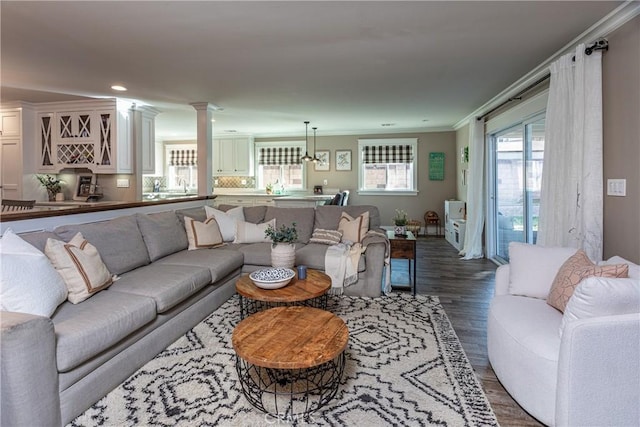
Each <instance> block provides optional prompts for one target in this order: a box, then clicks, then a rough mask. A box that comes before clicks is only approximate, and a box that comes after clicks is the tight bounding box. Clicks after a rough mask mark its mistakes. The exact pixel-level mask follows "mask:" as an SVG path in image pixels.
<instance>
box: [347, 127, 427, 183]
mask: <svg viewBox="0 0 640 427" xmlns="http://www.w3.org/2000/svg"><path fill="white" fill-rule="evenodd" d="M417 144H418V140H417V139H416V138H389V139H360V140H358V154H359V156H358V165H359V168H358V170H359V174H358V180H359V182H358V188H359V193H360V194H385V195H391V194H400V195H404V196H406V195H407V194H410V195H417V193H418V189H417V182H418V180H417V176H418V162H417Z"/></svg>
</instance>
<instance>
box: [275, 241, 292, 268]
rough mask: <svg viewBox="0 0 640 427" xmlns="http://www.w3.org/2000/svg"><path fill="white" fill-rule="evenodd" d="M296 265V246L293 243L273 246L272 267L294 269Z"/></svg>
mask: <svg viewBox="0 0 640 427" xmlns="http://www.w3.org/2000/svg"><path fill="white" fill-rule="evenodd" d="M295 263H296V246H295V245H294V244H293V243H277V244H275V245H271V266H272V267H284V268H293V266H294V265H295Z"/></svg>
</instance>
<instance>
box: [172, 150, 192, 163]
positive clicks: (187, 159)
mask: <svg viewBox="0 0 640 427" xmlns="http://www.w3.org/2000/svg"><path fill="white" fill-rule="evenodd" d="M197 153H198V152H197V150H171V152H170V153H169V166H196V165H197V164H198V159H197Z"/></svg>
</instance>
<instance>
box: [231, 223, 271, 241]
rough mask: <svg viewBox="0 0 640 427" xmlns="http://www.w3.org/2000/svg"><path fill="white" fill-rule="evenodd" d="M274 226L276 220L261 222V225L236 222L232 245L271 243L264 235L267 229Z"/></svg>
mask: <svg viewBox="0 0 640 427" xmlns="http://www.w3.org/2000/svg"><path fill="white" fill-rule="evenodd" d="M269 226H271V227H275V226H276V219H275V218H273V219H272V220H271V221H268V222H263V223H262V224H253V223H251V222H244V221H238V222H237V223H236V237H235V239H234V240H233V243H260V242H271V239H270V238H269V237H267V236H265V235H264V232H265V231H267V228H269Z"/></svg>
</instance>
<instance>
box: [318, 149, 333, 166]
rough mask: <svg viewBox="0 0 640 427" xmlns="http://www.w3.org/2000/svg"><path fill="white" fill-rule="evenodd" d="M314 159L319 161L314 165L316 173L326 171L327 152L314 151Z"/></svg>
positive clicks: (327, 163)
mask: <svg viewBox="0 0 640 427" xmlns="http://www.w3.org/2000/svg"><path fill="white" fill-rule="evenodd" d="M316 157H317V158H318V159H319V160H318V162H317V163H316V170H317V171H328V170H329V167H330V164H329V150H320V151H316Z"/></svg>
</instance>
